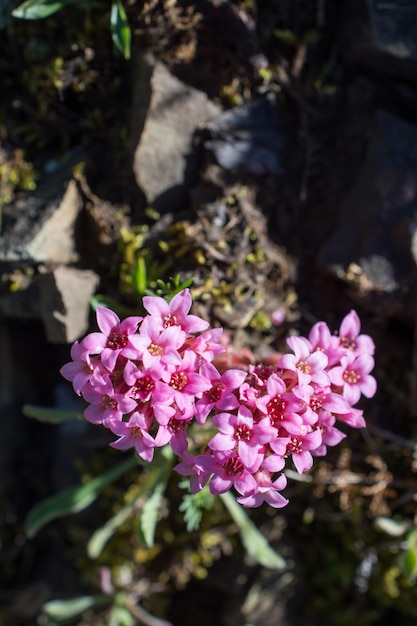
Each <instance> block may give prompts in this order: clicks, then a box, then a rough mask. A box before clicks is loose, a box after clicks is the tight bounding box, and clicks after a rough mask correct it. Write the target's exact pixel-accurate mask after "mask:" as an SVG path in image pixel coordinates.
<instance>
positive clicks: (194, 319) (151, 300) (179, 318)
mask: <svg viewBox="0 0 417 626" xmlns="http://www.w3.org/2000/svg"><path fill="white" fill-rule="evenodd" d="M191 304H192V299H191V294H190V291H189V289H183V290H182V291H180V292H179V293H177V294H176V295H175V296H174V297H173V298H172V300H171V301H170V302H169V303H168V302H167V301H166V300H164V298H160V297H159V296H145V297H144V298H143V306H144V308H145V309H146V311H148V313H149V314H150V315H151V316H152V318H154V319H155V321H157V322H158V323H159V326H160V328H161V330H163V329H164V328H169V327H170V326H179V327H180V328H181V329H182V330H183V331H185V332H186V333H197V332H200V331H202V330H206V328H208V326H209V323H208V322H206V321H205V320H203V319H202V318H201V317H198V316H197V315H188V312H189V310H190V309H191Z"/></svg>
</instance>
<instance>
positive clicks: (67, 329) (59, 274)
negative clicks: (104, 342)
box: [37, 266, 99, 343]
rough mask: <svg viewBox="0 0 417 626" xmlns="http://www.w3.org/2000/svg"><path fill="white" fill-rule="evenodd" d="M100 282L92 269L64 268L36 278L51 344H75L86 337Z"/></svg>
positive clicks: (42, 316) (43, 318)
mask: <svg viewBox="0 0 417 626" xmlns="http://www.w3.org/2000/svg"><path fill="white" fill-rule="evenodd" d="M98 282H99V278H98V276H97V275H96V274H95V273H94V272H92V271H90V270H78V269H75V268H72V267H65V266H60V267H57V268H56V269H54V270H53V271H52V272H50V273H47V274H43V275H40V276H39V277H38V278H37V284H38V289H39V309H40V316H41V319H42V320H43V323H44V326H45V332H46V337H47V340H48V341H50V342H51V343H72V342H73V341H75V340H76V339H79V338H80V337H81V336H82V335H83V334H85V332H86V331H87V329H88V322H89V311H90V306H89V302H90V298H91V296H92V295H93V294H94V291H95V289H96V287H97V285H98Z"/></svg>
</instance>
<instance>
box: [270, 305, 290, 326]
mask: <svg viewBox="0 0 417 626" xmlns="http://www.w3.org/2000/svg"><path fill="white" fill-rule="evenodd" d="M286 317H287V312H286V310H285V307H283V306H280V307H279V309H276V310H275V311H274V312H273V313H272V315H271V322H272V323H273V325H274V326H281V324H283V323H284V322H285V318H286Z"/></svg>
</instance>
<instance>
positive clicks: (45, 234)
mask: <svg viewBox="0 0 417 626" xmlns="http://www.w3.org/2000/svg"><path fill="white" fill-rule="evenodd" d="M82 205H83V202H82V197H81V195H80V193H79V190H78V187H77V184H76V182H75V181H74V180H70V181H69V182H68V179H66V180H65V181H62V182H61V183H59V182H58V183H57V182H55V184H53V185H51V181H45V184H44V185H43V186H42V187H41V188H39V190H38V191H37V192H36V193H31V194H28V195H27V196H26V195H25V196H24V197H22V198H20V199H19V200H17V201H16V202H14V203H12V204H11V205H10V206H8V207H7V208H6V209H5V216H4V231H3V237H2V239H1V242H0V261H6V262H16V261H17V262H19V261H24V262H30V263H50V264H58V263H62V264H67V263H72V262H74V261H75V260H76V259H77V253H76V251H75V243H74V227H75V222H76V219H77V217H78V214H79V212H80V210H81V208H82Z"/></svg>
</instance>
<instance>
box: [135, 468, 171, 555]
mask: <svg viewBox="0 0 417 626" xmlns="http://www.w3.org/2000/svg"><path fill="white" fill-rule="evenodd" d="M166 484H167V481H166V480H164V481H161V482H159V483H158V484H157V485H156V487H155V489H154V491H153V493H152V494H151V495H150V496H149V498H148V499H147V500H146V502H145V504H144V505H143V509H142V515H141V516H140V534H141V538H142V540H143V543H144V544H145V546H146V547H147V548H152V546H153V545H154V543H155V528H156V524H157V522H158V516H159V511H160V509H161V504H162V498H163V495H164V493H165V488H166Z"/></svg>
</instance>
